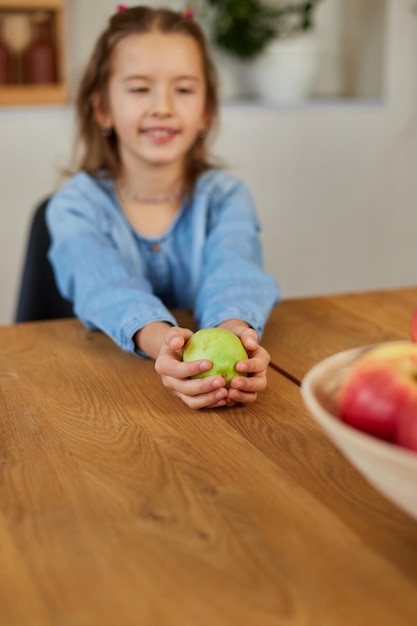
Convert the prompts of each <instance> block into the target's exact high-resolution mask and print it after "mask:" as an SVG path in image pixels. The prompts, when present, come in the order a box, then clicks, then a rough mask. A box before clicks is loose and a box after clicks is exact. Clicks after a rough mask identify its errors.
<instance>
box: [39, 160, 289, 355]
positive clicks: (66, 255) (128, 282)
mask: <svg viewBox="0 0 417 626" xmlns="http://www.w3.org/2000/svg"><path fill="white" fill-rule="evenodd" d="M47 224H48V228H49V231H50V234H51V240H52V243H51V248H50V251H49V258H50V261H51V263H52V266H53V268H54V272H55V276H56V280H57V283H58V286H59V289H60V291H61V293H62V295H63V296H64V297H65V298H67V299H68V300H70V301H71V302H72V303H73V305H74V312H75V314H76V315H77V317H79V319H80V320H81V321H82V322H83V324H84V325H85V326H86V327H87V328H89V329H100V330H102V331H103V332H105V333H106V334H107V335H109V336H110V337H111V338H112V339H113V340H114V341H115V342H116V343H117V344H118V345H119V346H120V347H121V348H122V349H123V350H126V351H134V350H135V345H134V342H133V339H132V338H133V336H134V334H135V333H136V331H137V330H139V329H140V328H142V327H143V326H145V325H146V324H148V323H149V322H152V321H165V322H168V323H170V324H173V325H177V322H176V320H175V318H174V317H173V315H172V314H171V312H170V310H169V309H171V308H178V309H192V310H193V312H194V316H195V319H196V321H197V323H198V326H199V327H200V328H206V327H212V326H216V325H218V324H219V323H220V322H223V321H224V320H226V319H230V318H239V319H242V320H245V321H246V322H247V323H248V324H249V325H250V326H252V327H253V328H255V329H256V331H257V332H258V334H259V336H261V335H262V332H263V327H264V324H265V322H266V320H267V318H268V316H269V313H270V312H271V310H272V308H273V307H274V305H275V304H276V303H277V302H278V299H279V295H278V287H277V284H276V282H275V281H274V280H273V279H272V278H271V277H270V276H269V275H268V274H266V273H265V272H264V271H263V269H262V252H261V245H260V241H259V221H258V218H257V216H256V212H255V209H254V205H253V202H252V199H251V196H250V194H249V191H248V189H247V187H246V185H245V184H244V183H243V182H242V181H239V180H237V179H236V178H234V177H233V176H231V175H230V174H228V173H226V172H223V171H220V170H217V169H212V170H209V171H207V172H205V173H204V174H203V175H202V176H201V177H200V178H199V180H198V181H197V184H196V186H195V189H194V192H193V194H192V195H191V196H190V197H188V198H187V199H186V200H185V201H184V203H183V205H182V207H181V209H180V211H179V213H178V215H177V217H176V219H175V221H174V222H173V224H171V226H170V228H169V229H168V230H167V231H166V232H165V233H164V234H163V235H161V236H159V237H143V236H142V235H140V234H139V233H137V232H136V231H135V230H134V228H133V227H132V226H131V225H130V223H129V222H128V220H127V219H126V217H125V215H124V213H123V211H122V209H121V207H120V205H119V202H118V199H117V196H116V193H115V190H114V187H113V182H112V180H110V179H95V178H93V177H91V176H89V175H88V174H86V173H84V172H80V173H78V174H76V175H75V176H74V177H73V178H71V179H70V180H69V181H68V183H67V184H66V185H65V186H64V187H63V188H62V189H61V190H60V191H59V192H58V193H57V194H56V195H55V196H54V197H53V198H52V200H51V201H50V203H49V205H48V209H47Z"/></svg>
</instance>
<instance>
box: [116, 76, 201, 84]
mask: <svg viewBox="0 0 417 626" xmlns="http://www.w3.org/2000/svg"><path fill="white" fill-rule="evenodd" d="M130 80H144V81H147V82H149V81H151V80H152V78H151V77H150V76H145V75H143V74H132V75H130V76H125V78H123V82H128V81H130ZM174 80H192V81H195V82H200V80H201V79H200V78H199V77H198V76H194V75H191V74H183V75H181V76H175V79H174Z"/></svg>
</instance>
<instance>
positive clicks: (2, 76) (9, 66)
mask: <svg viewBox="0 0 417 626" xmlns="http://www.w3.org/2000/svg"><path fill="white" fill-rule="evenodd" d="M13 82H14V64H13V56H12V54H11V51H10V49H9V47H8V46H7V45H6V42H5V41H4V39H3V19H2V18H1V17H0V85H10V84H12V83H13Z"/></svg>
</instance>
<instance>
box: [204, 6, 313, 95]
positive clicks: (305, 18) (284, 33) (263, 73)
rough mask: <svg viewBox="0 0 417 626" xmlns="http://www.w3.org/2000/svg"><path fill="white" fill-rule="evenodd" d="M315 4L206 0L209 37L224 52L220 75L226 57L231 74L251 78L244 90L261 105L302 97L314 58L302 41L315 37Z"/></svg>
mask: <svg viewBox="0 0 417 626" xmlns="http://www.w3.org/2000/svg"><path fill="white" fill-rule="evenodd" d="M319 2H320V0H309V1H305V0H293V1H291V2H284V1H282V0H275V1H272V0H271V1H269V2H267V1H264V2H262V1H259V0H206V4H207V5H209V18H208V23H209V26H208V30H209V36H210V38H211V40H212V42H213V43H214V45H215V46H216V47H217V49H218V50H219V51H221V52H222V53H223V59H222V60H221V61H222V62H221V63H219V66H220V74H221V71H222V69H223V70H224V62H225V61H227V57H229V58H230V59H234V61H235V65H234V72H235V74H240V75H242V73H244V74H245V75H246V78H248V77H250V78H249V80H247V81H246V83H247V84H246V85H245V86H244V87H243V90H244V91H248V90H250V91H256V92H257V95H259V96H260V97H261V98H262V99H264V100H267V101H272V102H274V101H277V100H279V101H282V100H289V99H293V98H297V97H298V96H299V95H300V94H301V93H305V92H307V91H308V90H309V89H310V87H311V82H312V77H313V74H314V67H313V65H314V63H315V61H316V57H317V54H314V52H313V50H312V43H311V40H312V38H311V37H309V38H308V37H307V36H308V35H311V34H312V33H313V32H314V28H313V27H314V13H315V10H316V6H317V5H318V3H319ZM307 45H308V47H307ZM300 46H301V49H300ZM309 55H310V58H309ZM236 62H237V63H236ZM297 63H298V66H299V67H297ZM288 64H289V65H288ZM242 66H243V67H242ZM271 77H272V78H271ZM220 78H222V76H220ZM236 78H239V77H238V76H236ZM240 95H247V94H240Z"/></svg>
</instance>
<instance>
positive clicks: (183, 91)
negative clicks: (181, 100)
mask: <svg viewBox="0 0 417 626" xmlns="http://www.w3.org/2000/svg"><path fill="white" fill-rule="evenodd" d="M177 92H178V93H181V94H189V93H193V90H192V89H191V88H190V87H177Z"/></svg>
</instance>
